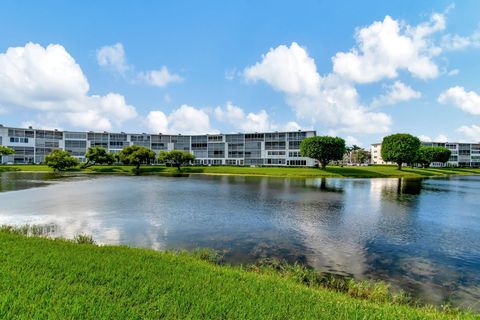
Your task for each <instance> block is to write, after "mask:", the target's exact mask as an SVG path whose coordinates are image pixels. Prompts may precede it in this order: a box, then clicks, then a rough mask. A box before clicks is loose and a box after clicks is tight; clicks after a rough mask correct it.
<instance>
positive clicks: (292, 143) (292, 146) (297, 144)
mask: <svg viewBox="0 0 480 320" xmlns="http://www.w3.org/2000/svg"><path fill="white" fill-rule="evenodd" d="M288 149H300V141H289V142H288Z"/></svg>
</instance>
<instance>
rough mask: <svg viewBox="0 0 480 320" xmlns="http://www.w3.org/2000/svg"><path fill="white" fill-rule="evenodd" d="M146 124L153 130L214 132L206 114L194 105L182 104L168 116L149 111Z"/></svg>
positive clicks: (195, 132) (162, 131)
mask: <svg viewBox="0 0 480 320" xmlns="http://www.w3.org/2000/svg"><path fill="white" fill-rule="evenodd" d="M146 125H147V127H148V128H149V129H150V130H151V131H153V132H161V133H173V134H177V133H182V134H205V133H216V132H218V131H217V130H214V129H212V128H211V126H210V118H209V116H208V114H207V113H206V112H205V111H203V110H201V109H197V108H195V107H192V106H189V105H186V104H184V105H182V106H180V107H179V108H178V109H176V110H173V111H172V112H171V113H170V114H169V115H168V116H167V115H165V114H164V113H163V112H162V111H159V110H155V111H150V113H149V114H148V115H147V117H146Z"/></svg>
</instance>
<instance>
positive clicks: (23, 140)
mask: <svg viewBox="0 0 480 320" xmlns="http://www.w3.org/2000/svg"><path fill="white" fill-rule="evenodd" d="M10 142H13V143H28V138H21V137H10Z"/></svg>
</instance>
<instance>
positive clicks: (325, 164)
mask: <svg viewBox="0 0 480 320" xmlns="http://www.w3.org/2000/svg"><path fill="white" fill-rule="evenodd" d="M320 163H321V164H322V170H325V168H326V167H327V162H326V161H321V162H320Z"/></svg>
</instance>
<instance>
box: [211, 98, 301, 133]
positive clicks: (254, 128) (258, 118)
mask: <svg viewBox="0 0 480 320" xmlns="http://www.w3.org/2000/svg"><path fill="white" fill-rule="evenodd" d="M213 113H214V115H215V118H216V119H217V120H218V121H221V122H226V123H228V124H230V125H231V126H233V127H234V128H235V129H238V130H240V131H243V132H260V131H277V130H282V131H283V130H285V131H295V130H299V129H300V125H299V124H298V123H296V122H294V121H290V122H288V123H286V124H285V125H277V124H276V123H275V122H274V121H273V120H271V118H270V116H269V114H268V113H267V111H265V110H260V111H259V112H257V113H255V112H249V113H247V114H246V113H245V111H244V110H243V109H242V108H240V107H238V106H235V105H234V104H233V103H231V102H227V104H226V105H225V107H220V106H218V107H216V108H215V109H214V110H213Z"/></svg>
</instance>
